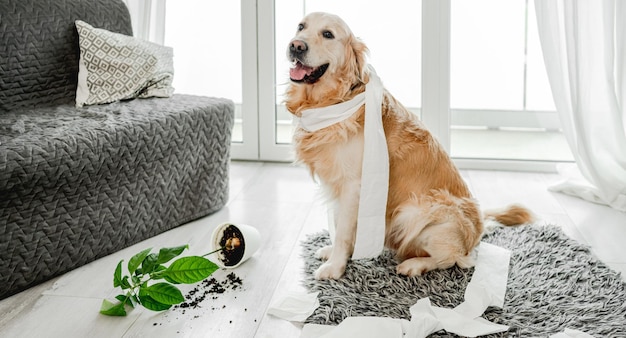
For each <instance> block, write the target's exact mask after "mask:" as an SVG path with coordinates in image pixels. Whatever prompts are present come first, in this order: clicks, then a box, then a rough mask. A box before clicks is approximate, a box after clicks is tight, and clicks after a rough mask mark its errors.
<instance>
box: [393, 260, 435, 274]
mask: <svg viewBox="0 0 626 338" xmlns="http://www.w3.org/2000/svg"><path fill="white" fill-rule="evenodd" d="M396 272H397V273H398V274H400V275H405V276H409V277H414V276H421V275H423V274H424V273H426V272H428V267H427V266H426V265H425V264H423V262H421V261H420V260H418V259H408V260H406V261H404V262H402V263H400V264H398V266H397V267H396Z"/></svg>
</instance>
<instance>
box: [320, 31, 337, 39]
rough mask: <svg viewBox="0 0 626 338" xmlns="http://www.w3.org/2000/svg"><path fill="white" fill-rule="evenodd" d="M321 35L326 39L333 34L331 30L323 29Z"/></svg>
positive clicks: (332, 36) (332, 37)
mask: <svg viewBox="0 0 626 338" xmlns="http://www.w3.org/2000/svg"><path fill="white" fill-rule="evenodd" d="M322 36H323V37H325V38H326V39H334V38H335V36H334V35H333V32H331V31H323V32H322Z"/></svg>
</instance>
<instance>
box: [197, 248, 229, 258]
mask: <svg viewBox="0 0 626 338" xmlns="http://www.w3.org/2000/svg"><path fill="white" fill-rule="evenodd" d="M224 249H226V247H225V246H223V247H221V248H219V249H217V250H213V251H211V252H209V253H208V254H204V255H202V257H206V256H208V255H211V254H214V253H216V252H218V251H222V250H224Z"/></svg>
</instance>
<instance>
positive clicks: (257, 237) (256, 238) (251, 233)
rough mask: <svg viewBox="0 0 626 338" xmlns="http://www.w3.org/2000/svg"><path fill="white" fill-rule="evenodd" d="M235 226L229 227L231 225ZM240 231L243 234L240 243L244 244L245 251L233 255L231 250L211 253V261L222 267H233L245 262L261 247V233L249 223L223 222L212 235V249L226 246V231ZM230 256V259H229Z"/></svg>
mask: <svg viewBox="0 0 626 338" xmlns="http://www.w3.org/2000/svg"><path fill="white" fill-rule="evenodd" d="M231 226H232V227H234V228H229V227H231ZM230 230H234V231H235V232H237V231H238V232H239V233H240V234H241V238H240V239H239V240H240V245H242V246H243V253H241V252H240V251H238V254H236V255H231V254H230V253H231V252H230V251H227V250H221V251H218V252H216V253H213V254H212V255H211V258H210V259H211V261H212V262H213V263H215V264H217V265H218V266H219V267H221V268H227V269H233V268H236V267H238V266H239V265H241V264H242V263H243V262H245V261H246V260H248V258H250V257H252V255H254V253H255V252H256V251H257V250H258V249H259V246H260V244H261V234H260V233H259V231H258V230H257V229H256V228H255V227H252V226H250V225H247V224H237V225H236V224H232V223H222V224H220V225H218V226H217V227H216V228H215V230H213V235H212V236H211V250H212V251H213V250H217V249H219V248H222V247H223V246H225V243H224V242H225V239H224V232H225V231H227V232H229V233H230V232H232V231H230ZM228 258H230V260H229V259H228Z"/></svg>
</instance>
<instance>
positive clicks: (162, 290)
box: [100, 245, 228, 316]
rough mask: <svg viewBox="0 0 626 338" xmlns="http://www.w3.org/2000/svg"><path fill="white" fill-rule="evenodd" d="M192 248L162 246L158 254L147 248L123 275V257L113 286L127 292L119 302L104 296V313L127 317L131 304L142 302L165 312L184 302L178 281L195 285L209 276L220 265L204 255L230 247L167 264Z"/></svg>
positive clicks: (150, 308) (116, 269)
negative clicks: (127, 308) (166, 264)
mask: <svg viewBox="0 0 626 338" xmlns="http://www.w3.org/2000/svg"><path fill="white" fill-rule="evenodd" d="M188 248H189V246H188V245H181V246H177V247H173V248H162V249H160V250H159V253H158V254H157V253H151V251H152V248H148V249H145V250H143V251H141V252H139V253H138V254H136V255H134V256H133V257H131V258H130V260H129V261H128V266H127V268H128V275H123V274H122V269H123V266H122V265H123V262H124V260H121V261H120V262H119V263H118V264H117V267H116V268H115V272H114V273H113V287H120V288H121V289H122V292H123V293H122V294H120V295H118V296H116V297H115V299H117V302H111V301H109V300H107V299H104V300H103V301H102V306H101V307H100V313H102V314H105V315H109V316H126V307H127V306H129V307H131V308H134V307H135V306H137V305H142V306H143V307H145V308H146V309H149V310H153V311H163V310H167V309H169V308H170V307H172V305H176V304H179V303H182V302H183V301H184V300H185V298H184V297H183V294H182V292H181V291H180V290H179V289H178V288H177V287H176V286H175V284H194V283H198V282H200V281H202V280H204V279H206V278H207V277H209V276H210V275H211V274H212V273H213V272H215V271H216V270H217V269H219V267H218V266H217V265H216V264H215V263H213V262H211V261H210V260H208V259H206V258H204V257H205V256H208V255H210V254H212V253H215V252H218V251H220V250H224V249H228V248H227V247H226V246H225V247H223V248H220V249H217V250H215V251H213V252H209V253H208V254H206V255H203V256H187V257H181V258H178V259H176V260H174V261H173V262H172V263H171V264H170V265H169V266H168V267H166V266H165V265H164V264H165V263H167V262H169V261H171V260H172V259H174V258H176V257H178V256H179V255H180V254H181V253H182V252H183V251H184V250H185V249H188ZM157 281H158V282H157Z"/></svg>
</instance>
